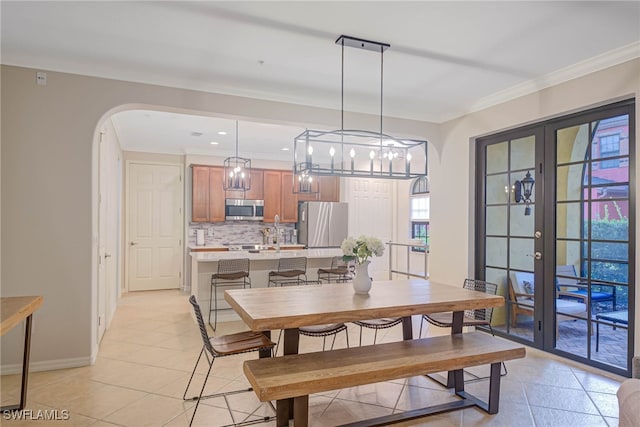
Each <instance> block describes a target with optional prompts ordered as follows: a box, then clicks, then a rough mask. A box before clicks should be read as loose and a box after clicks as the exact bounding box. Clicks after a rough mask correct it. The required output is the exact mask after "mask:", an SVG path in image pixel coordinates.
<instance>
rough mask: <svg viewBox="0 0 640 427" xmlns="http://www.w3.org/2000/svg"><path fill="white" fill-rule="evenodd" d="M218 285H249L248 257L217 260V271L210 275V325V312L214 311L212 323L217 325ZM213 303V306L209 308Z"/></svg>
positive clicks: (213, 326)
mask: <svg viewBox="0 0 640 427" xmlns="http://www.w3.org/2000/svg"><path fill="white" fill-rule="evenodd" d="M218 286H242V287H243V288H246V287H247V286H248V287H251V278H250V277H249V258H237V259H221V260H220V261H218V272H217V273H215V274H213V275H211V293H210V294H209V325H211V312H212V311H213V312H215V314H214V320H213V325H211V327H212V328H213V330H214V331H215V330H216V327H217V326H218ZM211 303H213V308H211Z"/></svg>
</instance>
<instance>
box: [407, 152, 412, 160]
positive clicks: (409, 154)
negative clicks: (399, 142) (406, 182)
mask: <svg viewBox="0 0 640 427" xmlns="http://www.w3.org/2000/svg"><path fill="white" fill-rule="evenodd" d="M407 161H408V162H410V161H411V153H407Z"/></svg>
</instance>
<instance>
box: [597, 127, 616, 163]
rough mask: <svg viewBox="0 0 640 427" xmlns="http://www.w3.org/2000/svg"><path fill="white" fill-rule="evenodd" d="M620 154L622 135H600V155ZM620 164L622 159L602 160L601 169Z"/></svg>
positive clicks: (612, 155) (611, 155)
mask: <svg viewBox="0 0 640 427" xmlns="http://www.w3.org/2000/svg"><path fill="white" fill-rule="evenodd" d="M619 155H620V135H619V134H615V135H606V136H601V137H600V157H603V158H604V157H614V156H619ZM618 166H620V159H610V160H601V161H600V169H612V168H617V167H618Z"/></svg>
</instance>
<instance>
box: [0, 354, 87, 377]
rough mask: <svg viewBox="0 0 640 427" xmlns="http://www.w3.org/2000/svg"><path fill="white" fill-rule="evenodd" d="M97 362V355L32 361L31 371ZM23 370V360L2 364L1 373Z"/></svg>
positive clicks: (16, 372)
mask: <svg viewBox="0 0 640 427" xmlns="http://www.w3.org/2000/svg"><path fill="white" fill-rule="evenodd" d="M94 363H95V357H74V358H72V359H57V360H43V361H41V362H30V363H29V372H40V371H53V370H56V369H67V368H79V367H81V366H90V365H93V364H94ZM20 372H22V362H20V363H13V364H7V365H1V366H0V375H10V374H19V373H20Z"/></svg>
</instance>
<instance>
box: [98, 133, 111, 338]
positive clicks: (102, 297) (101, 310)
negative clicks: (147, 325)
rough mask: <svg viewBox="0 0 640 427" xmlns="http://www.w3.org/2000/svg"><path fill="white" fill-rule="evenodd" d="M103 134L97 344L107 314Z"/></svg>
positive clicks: (102, 148) (100, 179) (101, 140)
mask: <svg viewBox="0 0 640 427" xmlns="http://www.w3.org/2000/svg"><path fill="white" fill-rule="evenodd" d="M103 135H104V134H103V133H101V134H100V141H99V142H98V147H99V150H100V156H99V166H98V169H99V174H98V176H99V178H98V180H99V183H98V189H99V192H98V194H99V195H98V231H99V234H98V342H100V340H101V339H102V335H104V331H105V329H106V313H107V269H106V268H105V264H106V261H107V257H105V254H106V239H107V220H106V218H107V216H108V215H107V197H106V193H107V181H108V179H109V176H108V175H109V173H108V170H107V167H106V163H107V162H106V149H105V143H104V141H103V138H102V137H103Z"/></svg>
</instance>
